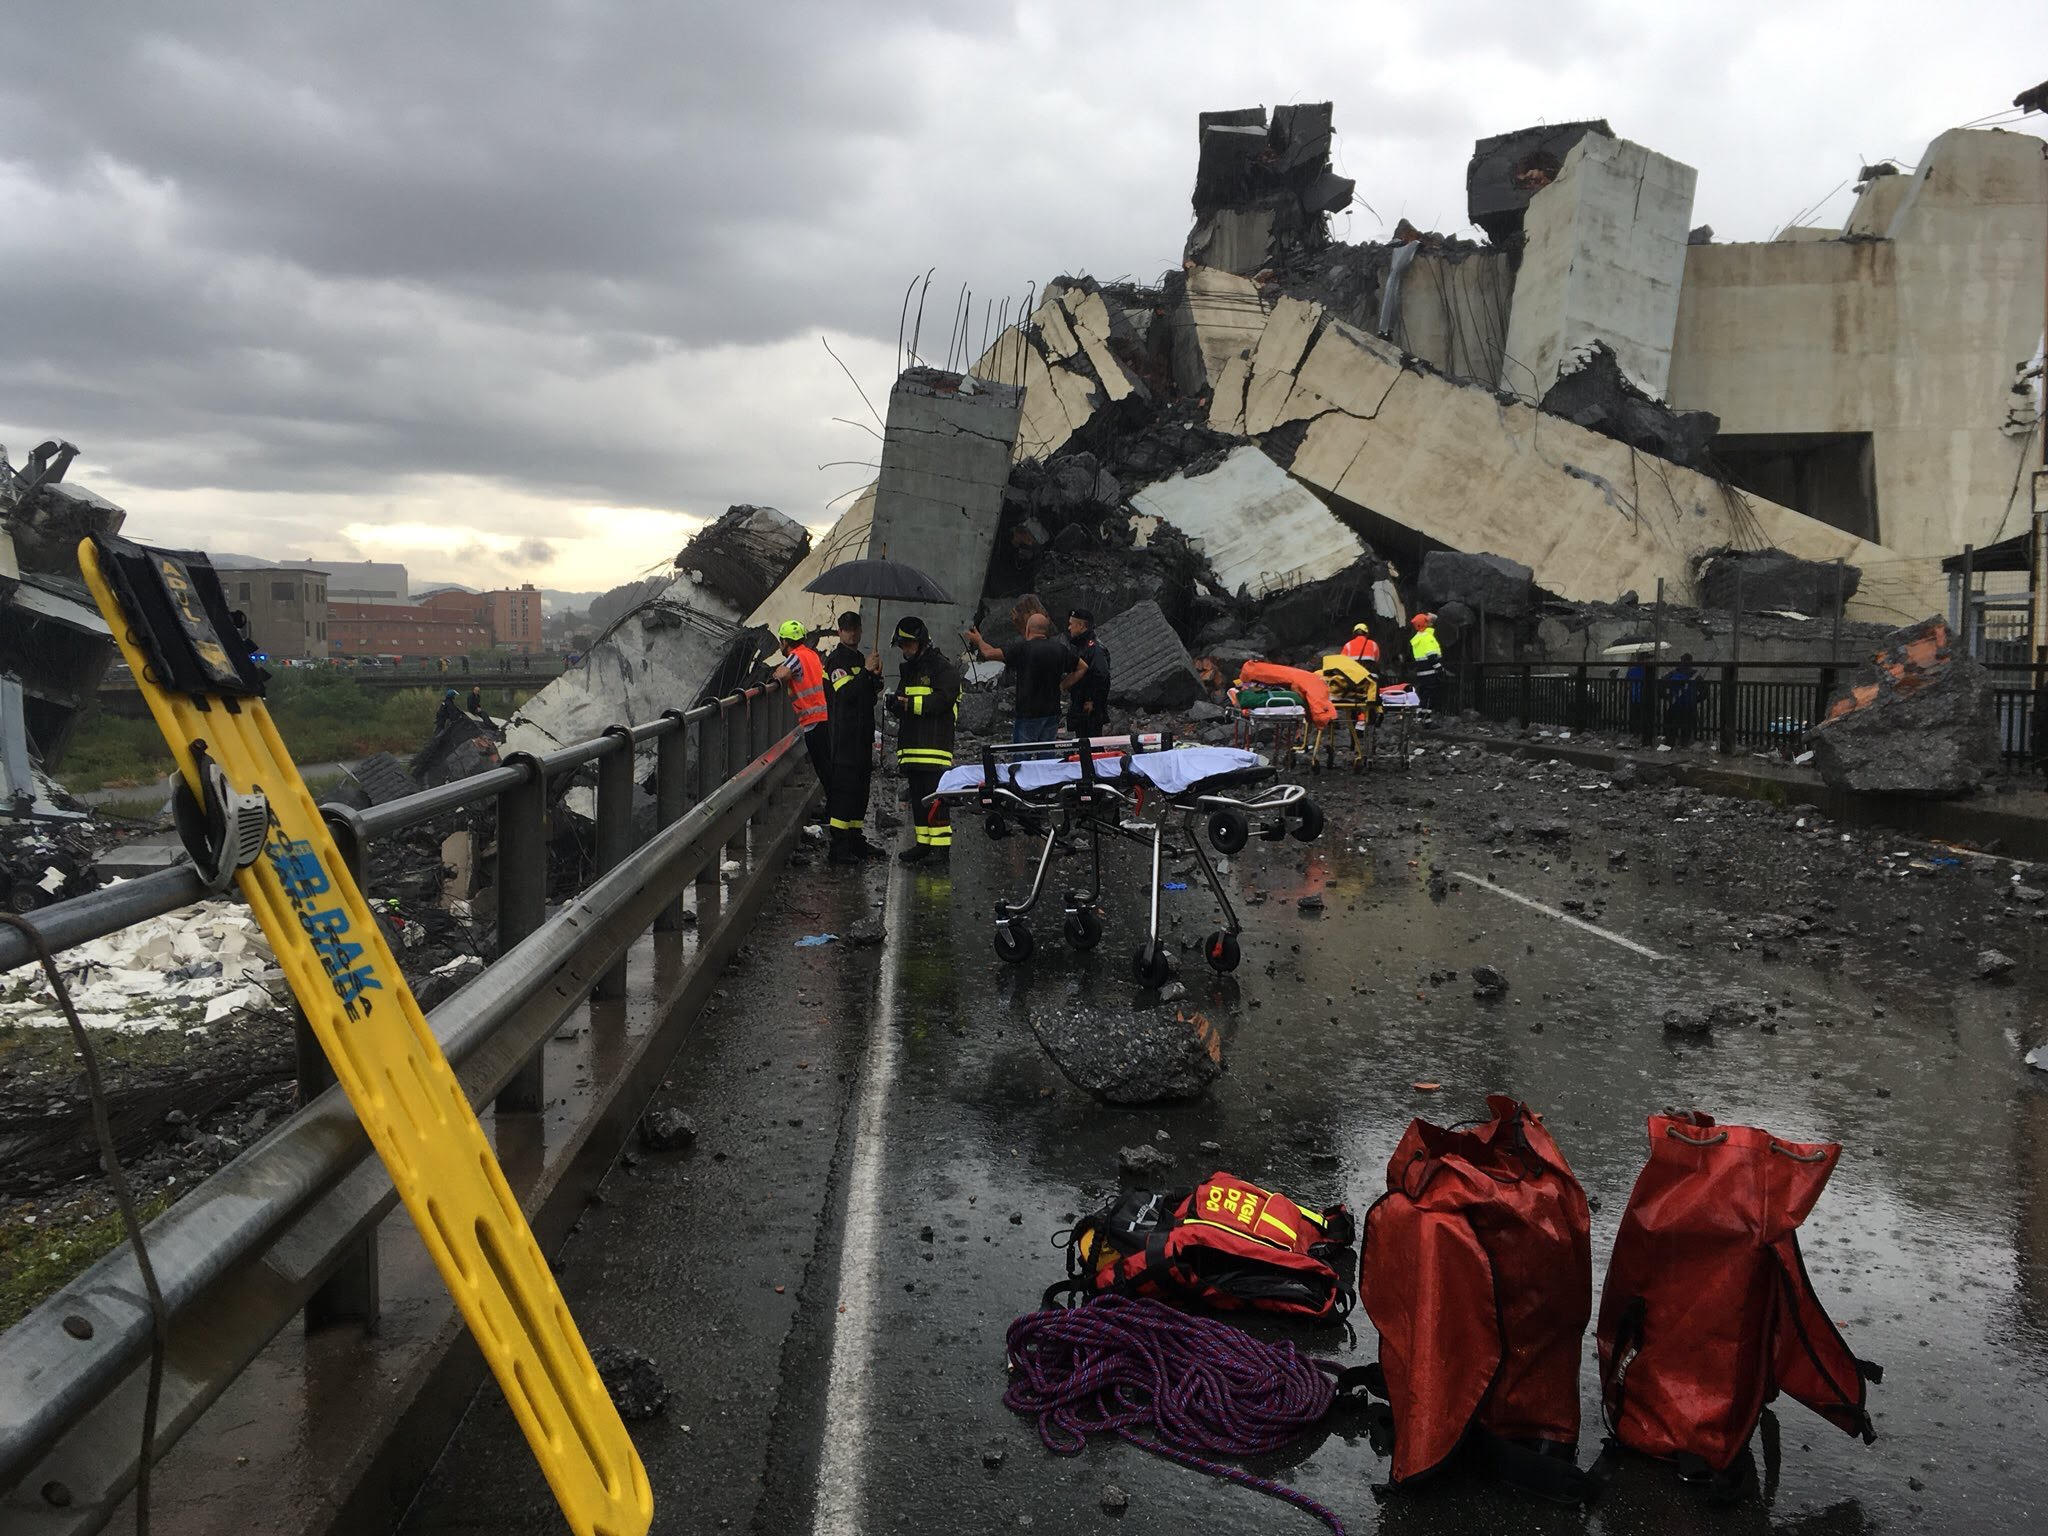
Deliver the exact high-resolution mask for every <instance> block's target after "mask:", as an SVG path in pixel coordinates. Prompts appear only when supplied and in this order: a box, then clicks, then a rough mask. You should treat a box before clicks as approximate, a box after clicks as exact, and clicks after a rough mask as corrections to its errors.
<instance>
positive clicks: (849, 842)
mask: <svg viewBox="0 0 2048 1536" xmlns="http://www.w3.org/2000/svg"><path fill="white" fill-rule="evenodd" d="M881 696H882V658H881V656H880V655H879V654H875V655H869V656H863V655H862V654H861V649H860V615H859V614H858V613H854V612H852V611H848V612H846V613H842V614H841V615H839V643H838V644H837V645H835V646H834V647H833V648H832V650H831V652H830V654H828V655H827V656H826V657H825V708H826V711H827V716H826V727H825V728H826V729H827V730H828V731H830V732H831V733H832V783H831V785H830V787H829V789H828V790H827V792H826V796H825V816H826V819H827V820H828V821H829V822H830V823H831V827H832V851H831V853H830V855H829V859H830V861H831V862H832V863H834V864H858V863H859V862H860V861H861V860H862V859H872V858H880V857H881V856H882V853H883V850H882V849H880V848H878V847H876V846H875V845H874V844H873V843H871V842H869V841H868V840H867V836H866V828H867V815H868V780H869V778H870V777H871V776H872V775H873V773H874V761H875V759H874V751H875V701H876V700H877V699H879V698H880V697H881Z"/></svg>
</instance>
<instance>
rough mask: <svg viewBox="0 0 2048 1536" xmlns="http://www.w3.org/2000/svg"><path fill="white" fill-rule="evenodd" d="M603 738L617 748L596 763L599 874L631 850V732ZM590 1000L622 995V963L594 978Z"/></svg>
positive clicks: (611, 731) (617, 728)
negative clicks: (612, 739)
mask: <svg viewBox="0 0 2048 1536" xmlns="http://www.w3.org/2000/svg"><path fill="white" fill-rule="evenodd" d="M605 735H607V736H611V737H616V738H618V739H619V741H620V745H619V746H618V747H617V748H615V749H614V750H613V751H612V752H611V753H610V754H609V755H608V756H605V757H600V758H599V759H598V760H597V872H598V873H599V874H600V875H602V874H605V873H607V872H608V871H611V870H614V869H617V868H618V867H619V866H620V865H621V864H623V863H625V861H626V856H627V855H628V854H630V853H631V852H632V851H633V733H632V732H631V731H630V730H628V729H627V728H626V727H625V726H623V725H614V726H610V727H607V728H606V730H605ZM590 995H591V996H592V997H593V998H601V997H624V996H625V995H626V961H625V958H624V957H623V956H621V957H620V959H619V963H618V964H617V965H615V966H613V967H612V968H611V969H610V970H608V971H606V972H605V973H604V974H603V975H602V976H600V977H598V978H597V981H596V984H595V985H593V986H592V987H591V989H590Z"/></svg>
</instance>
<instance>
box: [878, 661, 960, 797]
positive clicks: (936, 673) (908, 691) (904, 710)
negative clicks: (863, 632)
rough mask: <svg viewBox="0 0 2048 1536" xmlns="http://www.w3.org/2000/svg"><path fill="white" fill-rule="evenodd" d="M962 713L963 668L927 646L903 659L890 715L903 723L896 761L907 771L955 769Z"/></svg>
mask: <svg viewBox="0 0 2048 1536" xmlns="http://www.w3.org/2000/svg"><path fill="white" fill-rule="evenodd" d="M959 710H960V669H959V668H957V667H955V666H954V665H953V663H952V662H950V661H949V660H947V659H946V658H945V657H944V656H942V655H940V654H939V652H938V651H936V650H935V649H933V648H932V647H931V646H929V645H927V646H926V647H924V649H922V650H921V651H919V652H918V653H917V655H915V656H911V657H908V658H906V659H905V660H904V663H903V670H902V672H901V673H899V674H898V675H897V679H896V693H895V695H894V696H893V697H892V698H891V699H890V700H889V712H890V713H891V714H892V715H894V716H896V718H897V720H898V721H900V722H901V724H900V725H899V727H898V730H897V736H896V761H897V762H899V763H901V764H902V765H903V766H904V767H905V768H927V769H929V768H936V769H941V770H943V769H947V768H950V767H952V766H953V721H954V717H955V716H956V715H957V714H958V713H959Z"/></svg>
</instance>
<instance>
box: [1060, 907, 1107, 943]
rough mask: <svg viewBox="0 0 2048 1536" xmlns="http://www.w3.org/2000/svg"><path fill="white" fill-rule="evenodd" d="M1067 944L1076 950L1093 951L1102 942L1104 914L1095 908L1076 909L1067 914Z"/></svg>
mask: <svg viewBox="0 0 2048 1536" xmlns="http://www.w3.org/2000/svg"><path fill="white" fill-rule="evenodd" d="M1067 942H1068V943H1069V944H1071V945H1073V946H1074V948H1076V949H1093V948H1094V947H1095V946H1096V945H1097V944H1100V943H1101V942H1102V914H1101V913H1100V912H1098V911H1096V910H1095V909H1094V908H1093V907H1076V908H1075V909H1074V910H1073V911H1071V912H1069V913H1068V914H1067Z"/></svg>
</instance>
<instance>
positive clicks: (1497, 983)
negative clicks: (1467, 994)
mask: <svg viewBox="0 0 2048 1536" xmlns="http://www.w3.org/2000/svg"><path fill="white" fill-rule="evenodd" d="M1507 990H1508V979H1507V977H1506V976H1504V975H1502V974H1501V973H1500V972H1499V971H1497V970H1495V969H1494V968H1493V967H1492V966H1490V965H1475V966H1473V967H1472V995H1473V996H1474V997H1505V996H1506V995H1507Z"/></svg>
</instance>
